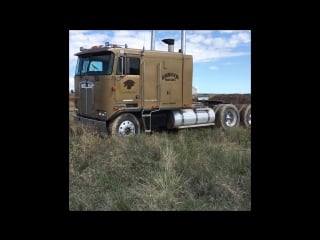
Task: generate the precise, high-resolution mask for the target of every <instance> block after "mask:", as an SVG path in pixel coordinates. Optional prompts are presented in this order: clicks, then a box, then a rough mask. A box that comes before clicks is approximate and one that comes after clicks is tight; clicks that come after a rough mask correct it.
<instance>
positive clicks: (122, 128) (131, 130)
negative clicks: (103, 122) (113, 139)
mask: <svg viewBox="0 0 320 240" xmlns="http://www.w3.org/2000/svg"><path fill="white" fill-rule="evenodd" d="M108 130H109V134H110V135H115V136H121V137H126V136H134V135H137V134H139V133H140V123H139V121H138V119H137V118H136V117H135V116H134V115H133V114H131V113H124V114H121V115H119V116H118V117H116V118H115V119H114V120H113V121H112V122H111V123H110V124H109V128H108Z"/></svg>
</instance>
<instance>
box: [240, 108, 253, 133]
mask: <svg viewBox="0 0 320 240" xmlns="http://www.w3.org/2000/svg"><path fill="white" fill-rule="evenodd" d="M240 119H241V124H242V125H243V126H244V127H245V128H251V104H249V105H247V106H245V107H244V108H243V109H242V110H241V112H240Z"/></svg>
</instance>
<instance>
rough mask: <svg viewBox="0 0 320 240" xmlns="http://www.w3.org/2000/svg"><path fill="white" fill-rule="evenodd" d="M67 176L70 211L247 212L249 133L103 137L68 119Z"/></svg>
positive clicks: (186, 132) (208, 130)
mask: <svg viewBox="0 0 320 240" xmlns="http://www.w3.org/2000/svg"><path fill="white" fill-rule="evenodd" d="M69 175H70V176H69V209H70V210H71V211H74V210H75V211H77V210H92V211H108V210H112V211H135V210H156V211H158V210H169V211H171V210H178V211H197V210H200V211H224V210H227V211H229V210H231V211H232V210H240V211H248V210H249V211H250V210H251V132H250V130H249V129H244V128H242V127H239V128H236V129H230V130H228V131H223V130H221V129H218V128H215V127H209V128H193V129H183V130H180V131H178V132H172V133H171V132H162V133H157V132H156V133H153V134H151V135H146V134H141V135H138V136H135V137H127V138H117V137H108V138H101V137H99V136H97V135H96V134H94V133H93V132H92V131H91V130H89V129H86V128H84V127H82V126H75V125H73V124H72V122H71V124H70V132H69Z"/></svg>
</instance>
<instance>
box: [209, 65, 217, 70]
mask: <svg viewBox="0 0 320 240" xmlns="http://www.w3.org/2000/svg"><path fill="white" fill-rule="evenodd" d="M209 69H210V70H212V71H214V70H218V69H219V68H218V67H217V66H210V67H209Z"/></svg>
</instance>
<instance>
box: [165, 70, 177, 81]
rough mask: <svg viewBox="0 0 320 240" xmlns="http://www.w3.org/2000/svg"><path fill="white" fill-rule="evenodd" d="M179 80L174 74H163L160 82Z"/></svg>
mask: <svg viewBox="0 0 320 240" xmlns="http://www.w3.org/2000/svg"><path fill="white" fill-rule="evenodd" d="M178 79H179V75H178V74H175V73H170V72H169V73H165V74H163V75H162V80H165V81H177V80H178Z"/></svg>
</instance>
